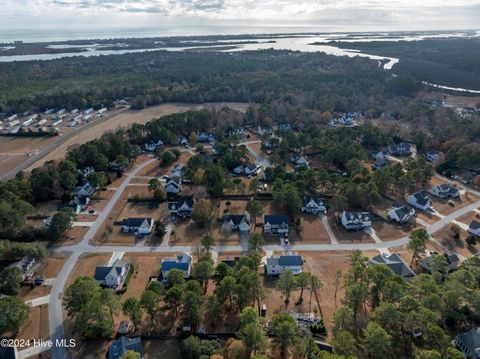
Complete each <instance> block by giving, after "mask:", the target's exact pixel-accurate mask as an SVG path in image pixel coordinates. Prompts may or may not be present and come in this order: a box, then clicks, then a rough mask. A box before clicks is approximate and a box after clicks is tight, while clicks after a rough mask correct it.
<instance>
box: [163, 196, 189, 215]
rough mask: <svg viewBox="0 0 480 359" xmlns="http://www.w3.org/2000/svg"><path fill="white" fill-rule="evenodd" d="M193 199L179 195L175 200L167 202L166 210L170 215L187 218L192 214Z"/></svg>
mask: <svg viewBox="0 0 480 359" xmlns="http://www.w3.org/2000/svg"><path fill="white" fill-rule="evenodd" d="M194 203H195V201H194V200H193V197H179V198H177V199H176V200H175V201H170V202H168V211H169V212H170V216H171V217H172V218H174V217H180V218H187V217H191V216H192V211H193V205H194Z"/></svg>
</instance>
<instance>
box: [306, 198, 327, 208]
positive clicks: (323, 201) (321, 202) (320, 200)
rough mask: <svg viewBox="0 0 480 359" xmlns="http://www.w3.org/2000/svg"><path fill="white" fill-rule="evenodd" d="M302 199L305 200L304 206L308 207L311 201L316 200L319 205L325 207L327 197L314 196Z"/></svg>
mask: <svg viewBox="0 0 480 359" xmlns="http://www.w3.org/2000/svg"><path fill="white" fill-rule="evenodd" d="M302 201H303V206H304V207H307V205H308V204H309V203H312V202H314V203H315V205H317V206H319V207H324V206H325V199H323V198H319V197H312V196H309V197H303V199H302Z"/></svg>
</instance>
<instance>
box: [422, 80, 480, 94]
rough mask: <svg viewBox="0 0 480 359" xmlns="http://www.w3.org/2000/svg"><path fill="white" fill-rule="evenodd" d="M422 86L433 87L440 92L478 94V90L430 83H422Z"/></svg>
mask: <svg viewBox="0 0 480 359" xmlns="http://www.w3.org/2000/svg"><path fill="white" fill-rule="evenodd" d="M422 83H423V84H424V85H427V86H430V87H434V88H437V89H441V90H449V91H455V92H466V93H471V94H480V90H470V89H464V88H461V87H450V86H443V85H438V84H432V83H431V82H426V81H422Z"/></svg>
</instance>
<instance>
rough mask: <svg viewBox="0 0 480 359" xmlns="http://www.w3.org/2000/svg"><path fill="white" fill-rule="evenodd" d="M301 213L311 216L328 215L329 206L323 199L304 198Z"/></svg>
mask: <svg viewBox="0 0 480 359" xmlns="http://www.w3.org/2000/svg"><path fill="white" fill-rule="evenodd" d="M301 211H302V212H304V213H311V214H327V206H326V204H325V200H324V199H323V198H315V197H303V200H302V208H301Z"/></svg>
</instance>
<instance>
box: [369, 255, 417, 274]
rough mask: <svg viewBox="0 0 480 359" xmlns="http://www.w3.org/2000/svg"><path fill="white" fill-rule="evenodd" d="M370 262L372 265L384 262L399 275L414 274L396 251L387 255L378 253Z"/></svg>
mask: <svg viewBox="0 0 480 359" xmlns="http://www.w3.org/2000/svg"><path fill="white" fill-rule="evenodd" d="M370 263H371V264H373V265H377V264H385V265H387V266H388V267H389V268H390V269H391V270H392V271H393V272H394V273H395V274H396V275H399V276H401V277H404V278H406V277H413V276H415V273H414V272H413V271H412V270H411V269H410V267H409V266H408V265H407V264H406V263H405V262H404V261H403V259H402V257H400V255H399V254H397V253H393V254H391V255H389V256H386V255H378V256H376V257H373V258H372V259H370Z"/></svg>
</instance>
